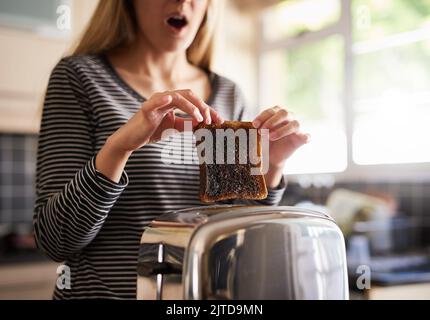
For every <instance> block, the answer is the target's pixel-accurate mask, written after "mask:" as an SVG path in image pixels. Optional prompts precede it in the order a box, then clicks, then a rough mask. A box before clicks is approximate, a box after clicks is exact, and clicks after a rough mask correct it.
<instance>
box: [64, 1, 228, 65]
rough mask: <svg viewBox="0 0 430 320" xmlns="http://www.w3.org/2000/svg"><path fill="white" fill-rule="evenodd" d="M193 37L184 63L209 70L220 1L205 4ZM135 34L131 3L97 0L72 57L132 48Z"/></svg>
mask: <svg viewBox="0 0 430 320" xmlns="http://www.w3.org/2000/svg"><path fill="white" fill-rule="evenodd" d="M208 1H209V2H208V9H207V11H206V14H205V17H204V19H203V21H202V24H201V25H200V28H199V30H198V32H197V35H196V37H195V39H194V41H193V42H192V44H191V46H190V47H189V48H188V49H187V58H188V61H189V62H190V63H192V64H194V65H195V66H198V67H200V68H202V69H205V70H209V69H210V68H211V64H212V60H213V59H212V57H213V49H214V31H215V27H216V21H217V18H218V14H219V10H220V8H219V7H220V2H221V1H220V0H208ZM137 33H138V30H137V23H136V17H135V13H134V8H133V4H132V0H100V1H99V3H98V5H97V8H96V10H95V12H94V14H93V16H92V18H91V20H90V22H89V24H88V26H87V27H86V30H85V31H84V33H83V36H82V37H81V39H80V40H79V42H78V44H77V46H76V48H75V49H74V50H73V53H72V55H83V54H99V53H104V52H106V51H109V50H112V49H115V48H118V47H122V46H127V45H130V44H132V43H133V42H134V41H135V39H136V35H137Z"/></svg>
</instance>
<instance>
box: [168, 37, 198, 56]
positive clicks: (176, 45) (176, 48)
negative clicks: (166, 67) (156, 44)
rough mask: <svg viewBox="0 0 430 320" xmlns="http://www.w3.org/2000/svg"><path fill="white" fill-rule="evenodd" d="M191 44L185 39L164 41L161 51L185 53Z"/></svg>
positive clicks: (190, 41)
mask: <svg viewBox="0 0 430 320" xmlns="http://www.w3.org/2000/svg"><path fill="white" fill-rule="evenodd" d="M191 43H192V39H191V40H187V39H173V40H171V41H165V42H164V43H163V51H165V52H169V53H173V52H183V51H186V50H187V49H188V48H189V47H190V45H191Z"/></svg>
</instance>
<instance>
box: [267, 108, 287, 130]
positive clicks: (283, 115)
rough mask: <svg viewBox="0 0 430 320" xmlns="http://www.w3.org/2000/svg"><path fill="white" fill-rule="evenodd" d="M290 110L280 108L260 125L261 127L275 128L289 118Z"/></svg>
mask: <svg viewBox="0 0 430 320" xmlns="http://www.w3.org/2000/svg"><path fill="white" fill-rule="evenodd" d="M288 115H289V113H288V111H287V110H285V109H280V110H279V111H277V112H276V113H275V114H274V115H273V116H271V117H270V118H269V119H267V120H266V121H264V123H262V124H261V125H260V127H261V129H275V127H276V126H278V125H279V124H281V123H282V122H285V121H287V120H288Z"/></svg>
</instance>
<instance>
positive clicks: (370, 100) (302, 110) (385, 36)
mask: <svg viewBox="0 0 430 320" xmlns="http://www.w3.org/2000/svg"><path fill="white" fill-rule="evenodd" d="M260 34H261V39H260V40H261V46H260V52H259V58H260V59H259V61H260V68H259V73H260V74H259V84H260V86H259V88H260V92H259V100H260V101H259V102H260V105H264V106H268V105H274V104H277V103H282V104H283V105H285V106H287V107H288V108H289V109H290V110H292V111H293V112H295V114H296V115H298V118H299V119H300V120H302V123H303V125H304V130H305V131H306V132H309V133H310V134H311V135H312V143H311V144H310V145H308V146H305V147H304V148H302V149H301V150H299V151H298V152H297V153H296V154H295V155H293V157H292V158H291V160H290V161H289V162H288V166H286V169H285V170H286V173H288V174H297V173H323V172H343V171H345V170H346V171H347V172H348V170H351V168H354V169H355V170H356V169H357V168H360V167H361V168H365V166H366V167H368V165H379V164H384V165H385V164H406V163H418V162H423V163H426V162H430V142H428V137H430V125H428V124H427V122H429V120H430V1H428V0H312V1H310V0H296V1H283V2H281V3H280V4H278V5H275V6H273V7H271V8H269V9H267V10H265V11H264V12H263V13H262V15H261V32H260Z"/></svg>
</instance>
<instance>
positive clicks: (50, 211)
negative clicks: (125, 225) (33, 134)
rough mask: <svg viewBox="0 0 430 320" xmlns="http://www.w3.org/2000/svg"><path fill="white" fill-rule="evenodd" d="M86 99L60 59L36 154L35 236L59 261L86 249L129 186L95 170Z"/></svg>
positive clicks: (71, 71) (75, 77)
mask: <svg viewBox="0 0 430 320" xmlns="http://www.w3.org/2000/svg"><path fill="white" fill-rule="evenodd" d="M89 108H90V107H89V104H88V103H87V96H86V93H85V90H84V87H83V85H82V81H80V79H79V77H78V74H77V72H76V70H74V68H73V66H71V65H70V64H69V63H68V61H67V60H62V61H60V62H59V63H58V65H57V66H56V67H55V69H54V71H53V72H52V74H51V78H50V81H49V84H48V89H47V93H46V97H45V102H44V109H43V115H42V123H41V129H40V136H39V146H38V155H37V175H36V190H37V199H36V204H35V209H34V221H33V222H34V230H35V231H34V232H35V238H36V242H37V245H38V247H39V248H41V249H42V250H43V251H45V253H46V254H47V255H48V256H49V257H50V258H52V259H53V260H55V261H64V260H66V259H67V258H68V257H70V256H71V255H73V254H75V253H78V252H79V251H80V250H82V249H83V248H84V247H85V246H87V245H88V244H89V243H90V242H91V241H92V240H93V239H94V237H95V236H96V235H97V233H98V231H99V230H100V228H101V227H102V225H103V223H104V221H105V219H106V217H107V215H108V214H109V211H110V209H111V208H112V206H113V205H114V204H115V202H116V200H117V199H118V197H119V196H120V194H121V193H122V191H123V190H124V188H125V187H126V186H127V184H128V178H127V175H126V173H125V172H124V173H123V175H122V177H121V180H120V182H119V183H114V182H112V181H110V180H109V179H107V178H105V177H104V176H103V175H101V174H100V173H98V172H97V171H96V168H95V154H94V153H95V151H94V143H93V137H92V132H91V131H92V130H91V128H92V127H93V126H92V125H91V121H92V119H91V116H90V114H91V113H90V110H89Z"/></svg>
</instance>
